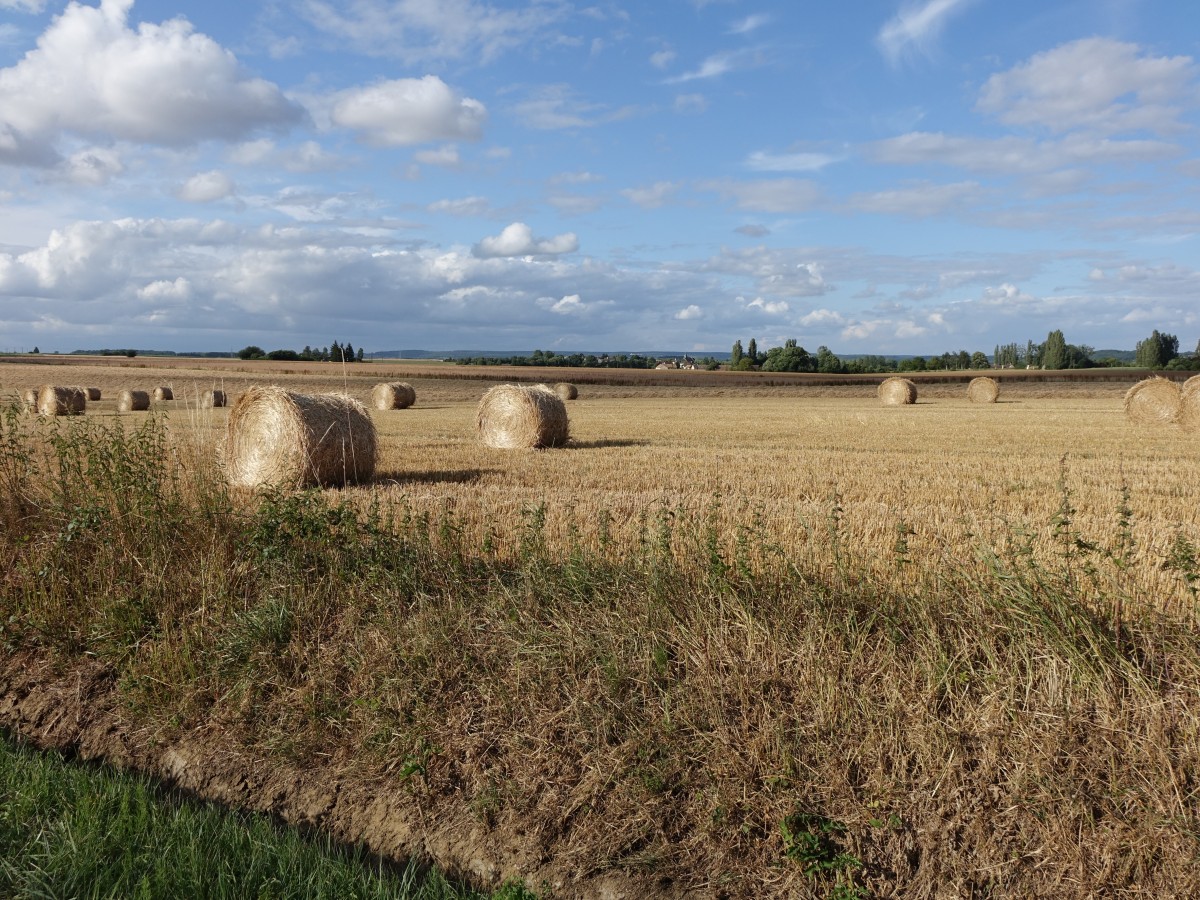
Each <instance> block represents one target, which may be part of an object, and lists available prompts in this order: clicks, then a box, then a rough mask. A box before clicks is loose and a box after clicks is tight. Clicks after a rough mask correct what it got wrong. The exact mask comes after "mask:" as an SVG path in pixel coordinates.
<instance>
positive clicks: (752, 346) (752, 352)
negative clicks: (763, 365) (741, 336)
mask: <svg viewBox="0 0 1200 900" xmlns="http://www.w3.org/2000/svg"><path fill="white" fill-rule="evenodd" d="M746 355H747V356H748V357H750V365H752V366H757V365H758V364H759V362H760V360H759V358H758V341H756V340H754V338H750V343H749V344H747V345H746Z"/></svg>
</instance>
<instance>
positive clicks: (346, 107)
mask: <svg viewBox="0 0 1200 900" xmlns="http://www.w3.org/2000/svg"><path fill="white" fill-rule="evenodd" d="M330 120H331V121H332V122H333V124H334V125H338V126H340V127H342V128H349V129H352V130H354V131H357V132H358V133H359V135H360V137H361V138H362V140H364V141H365V142H366V143H368V144H371V145H372V146H376V147H407V146H411V145H413V144H423V143H428V142H431V141H451V140H467V141H475V140H479V138H480V137H482V136H483V126H484V123H485V122H486V121H487V109H486V108H485V107H484V105H483V104H482V103H480V102H479V101H478V100H472V99H471V98H470V97H463V96H461V95H460V94H459V93H458V92H457V91H455V90H454V89H453V88H451V87H450V86H449V85H448V84H446V83H445V82H444V81H442V79H440V78H438V77H437V76H436V75H426V76H425V77H424V78H399V79H395V80H392V81H381V82H379V83H377V84H373V85H370V86H368V87H360V88H351V89H350V90H346V91H342V92H341V93H339V94H338V95H336V97H335V98H334V101H333V106H332V108H331V109H330Z"/></svg>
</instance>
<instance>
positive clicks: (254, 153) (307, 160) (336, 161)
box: [226, 138, 349, 173]
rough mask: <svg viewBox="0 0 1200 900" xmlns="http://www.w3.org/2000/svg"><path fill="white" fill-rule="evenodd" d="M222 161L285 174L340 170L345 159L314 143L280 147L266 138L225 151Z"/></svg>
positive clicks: (346, 161) (343, 165)
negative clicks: (226, 160) (283, 171)
mask: <svg viewBox="0 0 1200 900" xmlns="http://www.w3.org/2000/svg"><path fill="white" fill-rule="evenodd" d="M226 158H227V159H228V160H229V161H230V162H232V163H236V164H237V165H240V166H263V167H272V168H283V169H286V170H287V171H288V172H303V173H309V172H324V171H328V170H331V169H341V168H344V167H345V166H347V165H348V164H349V160H347V159H345V158H343V157H341V156H338V155H337V154H335V153H330V152H329V151H328V150H326V149H325V148H324V147H322V146H321V145H320V144H318V143H317V142H316V141H303V142H301V143H300V144H297V145H296V146H294V147H280V146H279V145H278V144H276V142H275V141H273V140H271V139H270V138H259V139H257V140H253V141H246V142H245V143H242V144H238V145H236V146H234V147H231V148H230V149H229V152H228V153H226Z"/></svg>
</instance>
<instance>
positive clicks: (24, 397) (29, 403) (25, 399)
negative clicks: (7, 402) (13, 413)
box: [21, 388, 38, 412]
mask: <svg viewBox="0 0 1200 900" xmlns="http://www.w3.org/2000/svg"><path fill="white" fill-rule="evenodd" d="M21 403H22V405H23V406H24V407H25V408H26V409H27V410H29V411H30V412H37V408H38V392H37V391H36V390H35V389H34V388H26V389H25V390H24V391H22V392H21Z"/></svg>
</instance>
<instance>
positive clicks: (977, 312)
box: [0, 0, 1200, 353]
mask: <svg viewBox="0 0 1200 900" xmlns="http://www.w3.org/2000/svg"><path fill="white" fill-rule="evenodd" d="M847 7H848V8H849V10H850V11H847ZM1189 7H1190V4H1186V3H1163V2H1157V3H1155V2H1150V0H1086V2H1084V0H1079V2H1074V0H1064V2H1053V0H1036V2H1032V0H1030V2H1026V0H1005V2H1000V0H915V2H900V0H860V2H857V3H855V4H853V5H850V4H843V5H835V4H817V3H801V2H795V0H790V2H747V0H661V2H657V3H653V4H622V3H608V2H601V3H595V4H589V3H586V2H581V3H571V2H560V0H541V2H515V0H514V2H486V0H294V2H282V0H243V2H238V3H233V2H227V0H209V2H206V3H203V4H199V3H196V4H181V3H179V2H165V0H137V2H133V0H92V2H90V3H62V2H59V0H0V212H2V215H0V351H5V350H24V349H29V348H31V347H33V346H34V345H37V346H39V347H40V348H41V349H42V350H43V351H49V350H61V351H69V350H72V349H75V348H80V347H102V346H109V347H125V346H136V347H141V348H151V347H153V348H162V349H175V350H188V349H235V348H238V347H241V346H244V345H246V344H249V343H254V344H259V345H262V346H264V347H267V348H268V349H272V348H277V347H294V348H299V347H302V346H304V345H305V344H311V345H314V346H323V345H327V344H328V343H330V342H331V341H333V340H339V341H345V340H350V341H351V342H353V344H354V345H355V346H356V347H358V346H362V347H365V348H366V349H367V350H376V349H399V348H426V349H467V348H482V349H497V350H504V349H531V348H534V347H540V348H543V349H559V350H567V349H580V348H583V349H608V350H653V349H676V350H695V351H705V350H728V349H729V346H730V345H731V344H732V342H733V340H734V339H741V340H743V342H745V341H747V340H748V339H749V338H751V337H753V338H755V339H757V341H758V343H759V345H760V346H761V347H769V346H774V345H777V344H780V343H782V342H783V340H785V339H786V338H789V337H790V338H796V339H797V340H798V341H799V342H800V344H801V345H802V346H805V347H808V348H809V349H810V350H815V348H816V347H817V346H818V345H821V344H824V345H827V346H829V347H830V348H831V349H833V350H834V351H835V352H840V353H941V352H943V351H946V350H957V349H967V350H971V351H974V350H977V349H982V350H984V351H986V352H990V351H991V350H992V348H993V347H994V346H995V345H996V344H999V343H1008V342H1012V341H1016V342H1020V343H1022V344H1023V343H1024V341H1025V340H1026V339H1029V338H1032V339H1034V340H1041V339H1044V337H1045V335H1046V333H1047V332H1048V331H1050V330H1051V329H1054V328H1061V329H1062V330H1063V331H1064V333H1065V334H1066V337H1067V340H1068V341H1070V342H1072V343H1078V344H1089V345H1091V346H1094V347H1097V348H1102V347H1116V348H1132V347H1133V345H1134V344H1135V343H1136V342H1137V341H1138V340H1139V339H1141V338H1143V337H1145V336H1146V335H1148V334H1149V333H1150V332H1151V331H1152V330H1153V329H1158V330H1160V331H1168V332H1170V333H1173V334H1176V335H1178V337H1179V338H1180V343H1181V346H1182V347H1183V348H1184V349H1188V350H1190V349H1191V348H1192V347H1193V346H1195V344H1196V341H1197V338H1198V337H1200V248H1198V238H1197V232H1198V231H1200V202H1198V201H1200V196H1198V194H1200V191H1198V190H1197V186H1198V183H1200V182H1198V179H1200V154H1198V152H1197V151H1198V146H1200V141H1198V140H1197V124H1198V120H1197V109H1198V107H1200V66H1198V64H1197V62H1196V59H1197V56H1198V55H1200V27H1198V26H1196V25H1195V24H1194V23H1193V21H1192V20H1193V19H1194V16H1193V15H1192V13H1191V11H1190V10H1189Z"/></svg>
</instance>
